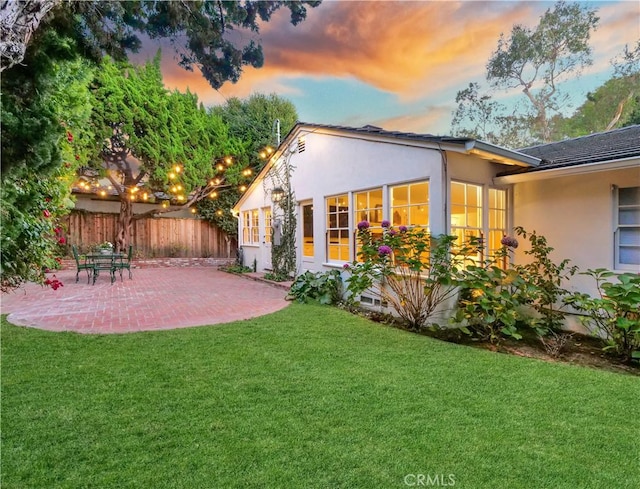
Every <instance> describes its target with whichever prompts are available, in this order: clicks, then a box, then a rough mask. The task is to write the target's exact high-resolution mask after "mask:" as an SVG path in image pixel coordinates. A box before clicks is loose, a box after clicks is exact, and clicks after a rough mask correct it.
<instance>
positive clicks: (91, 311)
mask: <svg viewBox="0 0 640 489" xmlns="http://www.w3.org/2000/svg"><path fill="white" fill-rule="evenodd" d="M75 275H76V272H75V270H59V271H58V272H56V277H57V278H58V280H60V281H62V283H63V284H64V286H63V287H61V288H59V289H58V290H52V289H51V288H49V287H42V286H40V285H36V284H27V285H26V286H25V287H24V288H22V289H19V290H18V291H16V292H12V293H10V294H2V301H1V312H2V314H7V313H8V314H9V316H8V320H9V322H11V323H13V324H16V325H19V326H30V327H34V328H40V329H46V330H49V331H75V332H78V333H99V334H102V333H128V332H134V331H150V330H161V329H173V328H185V327H190V326H202V325H208V324H219V323H228V322H231V321H237V320H241V319H249V318H253V317H256V316H262V315H264V314H269V313H272V312H275V311H278V310H280V309H283V308H284V307H286V306H287V304H288V302H287V301H286V300H285V295H286V291H285V290H282V289H279V288H276V287H273V286H270V285H268V284H265V283H262V282H256V281H253V280H247V279H245V278H243V277H239V276H236V275H232V274H229V273H226V272H222V271H219V270H217V269H216V268H213V267H202V268H146V269H145V268H142V269H134V270H133V280H129V278H128V276H127V273H126V270H125V272H124V274H123V276H124V279H123V281H122V282H121V281H120V278H119V277H118V278H117V280H116V282H115V283H114V284H113V285H112V284H111V283H110V281H109V275H108V274H102V275H100V276H99V277H98V279H97V281H96V284H95V285H91V284H89V285H88V284H87V276H86V274H84V275H83V274H82V273H81V274H80V281H79V282H78V283H77V284H76V283H75Z"/></svg>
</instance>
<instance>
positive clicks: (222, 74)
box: [0, 0, 320, 88]
mask: <svg viewBox="0 0 640 489" xmlns="http://www.w3.org/2000/svg"><path fill="white" fill-rule="evenodd" d="M319 4H320V1H317V0H296V1H268V2H266V1H250V0H241V1H220V0H215V1H209V0H207V1H202V0H198V1H182V0H181V1H160V0H152V1H143V0H135V1H134V0H130V1H125V2H123V1H106V0H71V1H65V2H61V1H60V0H38V1H31V0H27V1H20V2H17V1H11V0H9V1H7V0H4V1H2V2H1V4H0V9H1V10H0V13H1V17H0V18H1V19H2V23H3V24H2V27H3V38H2V41H3V45H2V47H3V50H2V66H3V67H5V66H11V65H12V64H15V63H16V62H19V61H20V60H21V57H20V52H21V50H22V51H24V46H26V45H27V44H28V42H29V39H30V36H31V34H32V33H33V32H34V31H35V30H36V29H38V28H40V29H42V28H45V29H47V28H48V29H54V30H58V31H59V32H62V31H64V32H66V33H70V34H73V36H74V38H75V39H76V41H77V42H78V45H79V46H80V48H81V52H83V53H84V54H85V55H86V56H90V57H92V58H93V59H94V60H98V59H100V58H101V57H102V56H103V55H104V54H108V55H110V56H112V57H113V58H115V59H117V60H122V59H124V58H125V57H127V55H128V53H129V52H131V51H134V52H135V51H137V50H138V49H139V48H140V46H141V40H140V37H139V36H140V35H141V34H144V35H146V36H149V37H151V38H152V39H162V38H167V39H170V40H171V43H172V44H173V45H174V47H175V50H176V53H177V55H178V57H179V62H180V65H181V66H183V67H184V68H186V69H188V70H192V69H193V68H194V67H196V68H198V69H199V70H200V71H201V72H202V74H203V76H204V77H205V78H206V79H207V80H208V81H209V83H210V84H211V86H212V87H214V88H220V87H221V86H222V84H223V83H225V82H226V81H232V82H236V81H237V80H238V79H239V77H240V75H241V73H242V68H243V66H253V67H256V68H259V67H261V66H262V64H263V61H264V57H263V53H262V47H261V46H260V44H259V43H258V42H256V40H255V39H254V36H253V35H252V34H257V33H258V32H259V30H260V25H261V23H263V22H268V21H269V20H270V19H271V17H272V15H273V14H274V13H275V12H276V11H278V10H280V9H281V8H287V9H288V10H289V11H290V15H291V17H290V19H291V23H292V24H294V25H297V24H299V23H300V22H302V21H303V20H304V19H305V18H306V15H307V7H316V6H317V5H319ZM5 19H6V21H5ZM14 19H17V20H14ZM238 34H239V35H238ZM5 40H6V42H5ZM9 41H11V42H9ZM5 46H6V49H5Z"/></svg>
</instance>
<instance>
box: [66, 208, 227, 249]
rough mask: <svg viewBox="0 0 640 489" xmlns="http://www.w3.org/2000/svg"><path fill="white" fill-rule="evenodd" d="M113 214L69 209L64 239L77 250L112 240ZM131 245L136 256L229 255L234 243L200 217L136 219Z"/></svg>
mask: <svg viewBox="0 0 640 489" xmlns="http://www.w3.org/2000/svg"><path fill="white" fill-rule="evenodd" d="M117 219H118V215H117V214H108V213H94V212H87V211H82V210H73V211H72V212H71V214H69V216H68V218H67V223H66V224H67V238H68V242H69V243H70V244H75V245H76V246H78V249H79V250H80V251H81V252H85V251H88V250H90V249H91V248H93V247H94V246H95V245H97V244H98V243H102V242H104V241H111V242H112V243H113V242H114V241H115V237H116V229H117ZM131 244H132V245H133V247H134V249H135V250H136V256H138V257H139V258H155V257H180V258H232V257H234V256H235V250H236V248H237V242H236V240H235V239H234V238H230V237H229V236H228V235H227V234H226V233H225V232H224V231H222V230H221V229H219V228H218V227H216V226H213V225H211V224H210V223H209V222H208V221H205V220H202V219H174V218H154V217H149V218H145V219H136V220H135V221H134V222H133V226H132V229H131Z"/></svg>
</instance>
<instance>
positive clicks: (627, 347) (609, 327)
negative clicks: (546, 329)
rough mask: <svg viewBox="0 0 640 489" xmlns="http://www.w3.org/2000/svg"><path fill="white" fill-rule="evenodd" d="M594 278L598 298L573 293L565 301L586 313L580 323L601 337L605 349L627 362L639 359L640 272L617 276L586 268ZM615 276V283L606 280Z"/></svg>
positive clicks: (584, 273)
mask: <svg viewBox="0 0 640 489" xmlns="http://www.w3.org/2000/svg"><path fill="white" fill-rule="evenodd" d="M583 275H589V276H591V277H593V278H594V279H595V281H596V284H597V287H598V292H599V297H591V296H589V295H588V294H581V293H575V294H573V295H572V296H571V297H569V298H568V299H567V300H566V301H565V302H566V303H567V304H570V305H572V306H573V307H575V308H576V309H577V310H578V311H581V312H584V313H585V314H586V315H585V316H583V317H581V318H580V319H581V320H582V323H583V324H584V325H585V326H586V327H587V328H588V329H589V330H590V331H591V332H592V333H594V334H595V335H597V336H604V339H605V341H606V343H607V345H606V346H605V348H604V350H605V351H613V352H615V353H616V354H618V355H620V356H622V357H623V358H624V359H625V360H626V361H631V360H632V359H640V275H637V274H633V273H623V274H619V275H616V274H615V273H613V272H610V271H608V270H606V269H604V268H597V269H595V270H587V271H586V272H583ZM614 276H616V277H617V279H618V282H617V283H613V282H609V281H607V279H608V278H610V277H614Z"/></svg>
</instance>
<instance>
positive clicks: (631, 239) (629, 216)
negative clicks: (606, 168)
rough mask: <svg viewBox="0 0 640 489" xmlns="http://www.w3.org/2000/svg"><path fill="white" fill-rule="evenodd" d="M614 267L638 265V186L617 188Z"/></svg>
mask: <svg viewBox="0 0 640 489" xmlns="http://www.w3.org/2000/svg"><path fill="white" fill-rule="evenodd" d="M615 253H616V263H615V266H616V268H620V269H633V270H637V269H638V265H640V187H627V188H619V189H618V203H617V225H616V233H615Z"/></svg>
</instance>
